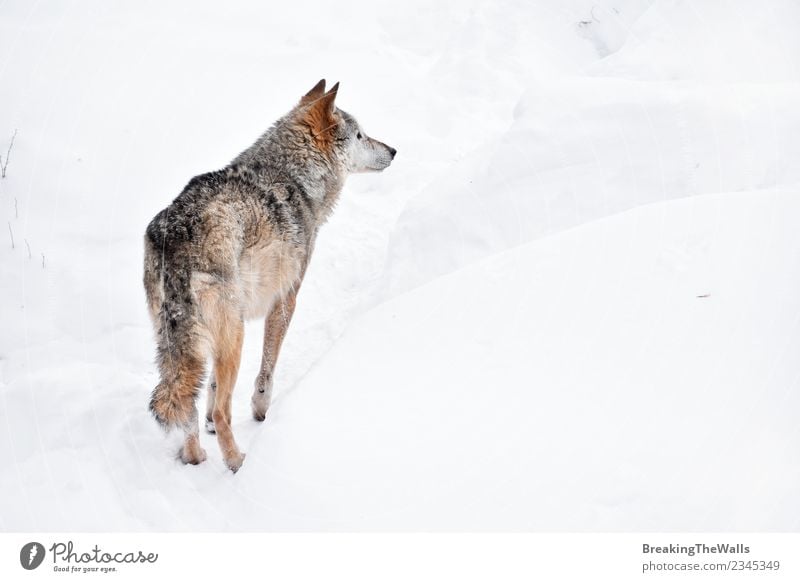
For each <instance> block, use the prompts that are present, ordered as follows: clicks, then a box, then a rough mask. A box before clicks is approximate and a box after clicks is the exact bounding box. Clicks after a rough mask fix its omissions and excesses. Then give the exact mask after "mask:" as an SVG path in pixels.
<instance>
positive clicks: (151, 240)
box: [144, 79, 397, 473]
mask: <svg viewBox="0 0 800 582" xmlns="http://www.w3.org/2000/svg"><path fill="white" fill-rule="evenodd" d="M338 90H339V83H336V84H335V85H334V86H333V87H332V88H331V89H330V90H328V91H326V89H325V80H324V79H322V80H320V81H319V82H318V83H317V84H316V85H314V87H313V88H312V89H311V90H310V91H309V92H308V93H306V94H305V95H304V96H303V97H302V98H301V99H300V101H299V103H298V104H297V105H296V106H295V107H294V108H293V109H292V110H291V111H289V113H287V114H286V115H284V116H283V117H282V118H280V119H279V120H278V121H276V122H275V123H274V124H273V126H272V127H271V128H270V129H268V130H267V131H266V132H265V133H264V134H263V135H262V136H261V137H260V138H259V139H258V140H257V141H256V142H255V143H254V144H253V145H252V146H250V147H249V148H247V149H246V150H244V151H243V152H242V153H241V154H239V156H238V157H236V158H235V159H234V160H233V161H232V162H231V163H230V164H229V165H228V166H227V167H225V168H223V169H221V170H218V171H215V172H210V173H207V174H202V175H200V176H196V177H194V178H192V179H191V180H190V181H189V183H188V185H187V186H186V187H185V188H184V189H183V191H182V192H181V193H180V194H179V195H178V197H177V198H175V200H174V201H173V202H172V203H171V204H170V205H169V206H168V207H167V208H165V209H164V210H162V211H161V212H159V213H158V214H157V215H156V216H155V218H153V220H152V221H151V222H150V224H149V225H148V227H147V230H146V233H145V237H144V288H145V292H146V295H147V304H148V308H149V312H150V316H151V319H152V322H153V326H154V329H155V335H156V339H157V358H156V359H157V364H158V369H159V372H160V381H159V383H158V385H157V386H156V387H155V389H154V390H153V392H152V395H151V398H150V411H151V412H152V414H153V416H155V418H156V420H157V421H158V422H159V423H160V424H161V425H162V426H163V427H164V428H165V429H169V428H172V427H178V428H181V429H182V430H183V432H184V437H185V438H184V443H183V446H182V448H181V450H180V453H179V455H180V459H181V460H182V461H183V462H184V463H191V464H198V463H201V462H203V461H204V460H205V459H206V452H205V450H203V448H202V447H201V446H200V440H199V432H200V430H199V415H198V411H197V405H196V399H197V396H198V395H199V393H200V390H201V388H202V383H203V382H204V380H205V377H206V372H207V370H206V364H207V361H208V360H211V363H212V367H211V370H212V371H211V375H210V377H209V389H208V404H207V407H206V428H207V430H208V431H209V432H212V433H213V432H216V435H217V440H218V442H219V446H220V449H221V450H222V457H223V459H224V461H225V464H226V465H227V467H228V468H229V469H230V470H231V471H233V472H234V473H235V472H236V471H238V470H239V468H240V467H241V466H242V462H243V461H244V458H245V454H244V453H243V452H241V451H240V449H239V447H238V445H237V444H236V440H235V439H234V436H233V431H232V430H231V399H232V395H233V388H234V384H235V383H236V377H237V375H238V371H239V362H240V358H241V352H242V341H243V338H244V322H245V320H246V319H251V318H261V317H263V318H264V320H265V326H264V344H263V352H262V359H261V368H260V371H259V373H258V376H257V377H256V380H255V390H254V392H253V396H252V399H251V405H252V411H253V417H254V418H255V419H256V420H258V421H263V420H264V418H265V416H266V414H267V409H268V408H269V404H270V398H271V394H272V383H273V377H274V371H275V364H276V361H277V359H278V354H279V353H280V349H281V344H282V342H283V338H284V336H285V334H286V330H287V328H288V326H289V322H290V321H291V319H292V314H293V313H294V310H295V304H296V301H297V293H298V291H299V289H300V286H301V284H302V282H303V278H304V276H305V273H306V268H307V267H308V264H309V260H310V259H311V254H312V252H313V250H314V244H315V241H316V238H317V233H318V231H319V229H320V227H321V226H322V224H323V223H325V221H326V220H327V218H328V217H329V216H330V214H331V212H332V211H333V209H334V206H335V205H336V201H337V199H338V198H339V195H340V193H341V191H342V187H343V186H344V183H345V178H346V177H347V176H348V175H349V174H352V173H358V172H380V171H382V170H384V169H386V168H387V167H389V165H390V164H391V163H392V160H393V159H394V157H395V154H396V153H397V151H396V150H395V149H394V148H392V147H389V146H388V145H386V144H385V143H383V142H380V141H378V140H376V139H373V138H371V137H369V136H368V135H367V134H366V132H365V131H364V130H363V129H362V128H361V126H360V125H359V124H358V122H357V121H356V119H355V118H354V117H353V116H352V115H350V114H348V113H346V112H345V111H343V110H341V109H339V108H338V107H337V106H336V103H335V101H336V95H337V92H338Z"/></svg>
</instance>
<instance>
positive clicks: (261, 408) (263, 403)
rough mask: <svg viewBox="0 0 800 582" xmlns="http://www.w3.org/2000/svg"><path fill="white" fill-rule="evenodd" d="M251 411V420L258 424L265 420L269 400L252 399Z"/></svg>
mask: <svg viewBox="0 0 800 582" xmlns="http://www.w3.org/2000/svg"><path fill="white" fill-rule="evenodd" d="M250 404H251V407H252V409H253V418H255V419H256V420H257V421H258V422H263V421H264V419H265V418H267V410H269V400H267V399H265V398H264V399H261V398H253V399H252V400H251V401H250Z"/></svg>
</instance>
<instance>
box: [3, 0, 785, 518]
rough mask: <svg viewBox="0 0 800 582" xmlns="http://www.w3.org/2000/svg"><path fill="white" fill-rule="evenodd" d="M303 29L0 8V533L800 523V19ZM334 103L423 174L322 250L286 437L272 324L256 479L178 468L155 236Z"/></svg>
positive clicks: (555, 13) (254, 355)
mask: <svg viewBox="0 0 800 582" xmlns="http://www.w3.org/2000/svg"><path fill="white" fill-rule="evenodd" d="M276 10H277V9H276V8H275V7H270V6H269V5H267V4H263V5H262V4H258V3H241V4H236V5H231V6H230V7H227V5H226V8H225V9H224V10H221V9H219V7H218V5H216V4H210V3H208V4H207V5H206V4H204V3H198V2H192V3H188V2H187V3H185V4H181V3H169V4H166V5H164V4H161V3H154V2H136V3H129V4H123V5H115V6H113V7H112V6H111V5H109V4H108V3H103V2H99V1H93V2H81V3H80V4H50V5H46V6H45V5H41V4H37V5H30V4H28V3H24V2H7V3H5V4H4V5H3V9H2V12H3V17H2V18H1V19H0V155H2V156H3V158H5V148H6V147H7V144H8V142H7V140H8V139H10V137H11V135H12V133H13V131H14V129H15V128H18V129H19V133H18V134H17V138H16V141H15V143H14V148H13V150H12V152H11V159H10V162H9V165H8V172H7V176H6V178H4V179H0V218H2V221H3V222H6V223H8V224H7V225H3V226H4V227H7V226H10V228H11V232H13V236H14V242H15V247H14V248H13V249H12V248H11V240H10V236H9V238H8V241H7V243H6V242H5V241H4V242H2V244H0V299H2V301H0V326H1V327H0V328H1V329H2V333H1V334H0V394H1V395H2V399H0V431H2V436H1V437H0V463H2V467H3V469H2V470H0V491H2V493H3V495H1V496H0V529H2V530H3V531H34V530H51V531H52V530H59V531H96V530H104V531H115V530H123V531H165V530H166V531H171V530H191V531H201V530H212V531H217V530H234V531H240V530H282V531H287V530H563V531H570V530H581V531H592V530H594V531H643V530H648V531H653V530H680V531H685V530H691V531H710V530H715V531H723V530H739V531H754V530H769V531H790V530H796V529H797V527H798V525H799V524H800V501H798V497H797V495H796V492H797V490H798V487H799V486H800V466H799V465H798V464H797V459H798V452H799V451H798V449H800V425H798V423H797V422H796V418H797V413H796V411H797V410H798V409H800V392H798V390H797V388H798V380H799V379H800V364H798V360H797V358H796V357H795V354H797V353H798V351H799V350H800V328H799V327H798V319H799V318H800V294H798V293H797V290H798V288H800V239H798V237H797V236H796V232H797V228H796V221H795V217H796V216H798V212H799V211H800V199H798V190H800V166H798V165H797V163H796V160H797V159H798V155H799V154H800V113H799V112H798V110H797V107H796V103H797V102H798V97H800V84H798V81H800V66H798V65H800V46H798V45H800V39H798V38H797V35H796V34H794V28H795V25H796V24H797V22H798V17H799V16H800V9H798V8H797V7H796V5H795V4H794V3H793V2H790V1H788V0H787V1H776V2H771V3H769V5H761V4H757V3H748V2H744V1H743V0H742V1H736V2H721V1H719V2H716V1H713V2H712V1H709V2H704V3H702V4H699V3H692V2H681V1H677V0H672V1H668V0H654V1H647V0H612V1H608V2H603V3H602V4H595V3H593V2H589V1H582V0H569V1H566V2H543V1H539V2H512V1H506V2H489V1H486V0H469V1H467V2H455V1H446V2H437V3H435V4H434V5H430V3H424V2H421V1H411V2H406V3H404V4H403V5H402V6H401V5H398V4H397V3H389V2H385V3H381V2H375V1H372V2H355V1H350V0H348V2H347V4H346V5H344V6H343V5H336V4H332V3H323V2H313V3H301V2H299V3H291V4H290V5H286V6H281V7H280V9H279V11H277V12H276ZM309 15H313V17H310V16H309ZM422 15H424V17H422ZM323 76H324V77H326V78H327V79H328V80H329V82H333V81H336V80H339V81H341V83H342V85H341V90H340V94H339V97H338V100H339V105H340V106H341V107H342V108H344V109H346V110H348V111H350V112H351V113H353V114H355V115H356V116H357V118H358V119H359V121H360V122H361V123H362V124H363V125H364V126H365V128H366V129H367V131H369V132H370V134H371V135H374V136H375V137H377V138H378V139H381V140H383V141H386V142H387V143H389V144H390V145H392V146H393V147H395V148H397V149H398V156H397V159H396V160H395V163H394V164H393V166H392V167H391V168H390V169H389V170H387V171H386V172H385V173H383V174H380V175H363V176H354V177H352V178H350V180H349V182H348V184H347V187H346V188H345V192H344V194H343V197H342V200H341V203H340V205H339V207H338V208H337V210H336V212H335V214H334V216H333V218H332V219H331V221H330V223H329V224H327V225H326V226H325V227H324V228H323V231H322V233H321V235H320V238H319V241H318V244H317V250H316V253H315V255H314V258H313V261H312V264H311V267H310V269H309V271H308V274H307V277H306V280H305V282H304V285H303V289H302V291H301V294H300V298H299V301H298V310H297V313H296V316H295V320H294V322H293V323H292V326H291V328H290V331H289V334H288V336H287V340H286V344H285V346H284V350H283V353H282V355H281V360H280V361H279V364H278V370H277V376H276V383H275V398H274V401H273V406H272V407H271V409H270V411H269V414H268V416H267V420H266V422H264V423H256V422H254V421H253V420H252V419H251V417H250V412H249V400H250V394H251V390H252V388H251V387H252V380H253V379H254V378H255V374H256V372H257V369H258V364H259V354H260V347H259V342H260V334H261V324H260V323H259V322H253V323H251V324H249V325H248V328H247V339H246V343H245V353H244V357H243V362H242V368H241V372H240V376H239V382H238V387H237V391H236V393H235V396H234V431H235V434H236V437H237V440H238V442H239V444H240V446H241V448H242V449H243V450H244V451H245V452H246V453H247V459H246V461H245V464H244V466H243V468H242V469H241V470H240V471H239V472H238V473H237V474H236V475H232V474H231V473H230V472H229V471H228V470H227V469H226V468H225V467H224V465H223V464H222V462H221V456H220V452H219V449H218V447H217V445H216V442H215V439H214V437H213V436H211V435H202V436H201V440H202V442H203V445H204V447H205V448H206V450H207V451H208V453H209V459H208V461H207V462H206V463H204V464H202V465H200V466H197V467H191V466H183V465H181V464H180V462H179V461H177V460H176V458H175V453H176V451H177V449H178V445H179V442H180V436H179V435H178V434H171V435H169V436H166V437H165V436H164V435H163V433H162V432H161V431H160V430H159V429H158V428H157V426H156V425H155V423H154V421H153V420H152V418H151V417H150V416H149V414H148V411H147V406H146V405H147V401H148V396H149V392H150V390H151V389H152V387H153V386H154V385H155V383H156V372H155V368H154V365H153V355H154V343H153V338H152V331H151V329H150V323H149V321H148V317H147V314H146V311H145V303H144V295H143V289H142V285H141V261H142V244H141V240H142V234H143V230H144V227H145V225H146V224H147V222H148V221H149V220H150V218H151V217H152V216H153V215H154V214H155V213H156V212H157V211H158V210H160V209H161V208H162V207H163V206H165V205H166V204H167V203H168V202H169V201H170V200H171V199H172V198H173V197H174V196H175V195H176V194H177V193H178V192H179V191H180V189H181V188H182V186H183V185H184V184H185V183H186V182H187V181H188V179H189V178H190V177H191V176H193V175H195V174H198V173H201V172H205V171H208V170H211V169H215V168H218V167H221V166H222V165H224V164H225V163H227V162H228V161H229V160H230V159H232V158H233V157H234V156H235V155H236V154H237V153H238V152H239V151H241V150H242V149H244V148H245V147H246V146H248V145H249V144H250V143H251V142H252V141H253V140H254V139H255V137H256V136H257V135H258V134H259V133H260V132H261V131H263V130H264V129H265V128H266V127H267V126H268V125H269V124H270V123H271V121H272V120H274V119H275V118H277V117H278V116H279V115H280V114H282V113H283V112H284V111H285V110H286V109H288V108H289V107H290V106H291V105H292V104H293V103H294V102H295V101H296V100H297V99H298V98H299V96H300V95H301V94H302V93H304V92H305V91H306V90H308V89H309V88H310V87H311V86H312V85H313V84H314V83H315V82H316V81H317V79H319V78H320V77H323ZM4 230H8V229H7V228H5V229H4ZM9 234H10V233H9ZM3 240H4V239H3ZM28 247H30V255H29V252H28ZM200 405H201V408H202V407H203V403H202V402H201V403H200Z"/></svg>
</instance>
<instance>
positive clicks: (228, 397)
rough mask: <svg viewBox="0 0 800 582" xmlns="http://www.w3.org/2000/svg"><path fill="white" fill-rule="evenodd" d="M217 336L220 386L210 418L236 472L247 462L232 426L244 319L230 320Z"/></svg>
mask: <svg viewBox="0 0 800 582" xmlns="http://www.w3.org/2000/svg"><path fill="white" fill-rule="evenodd" d="M214 339H215V342H214V343H215V346H214V370H215V376H216V380H217V389H216V394H215V398H214V410H213V412H212V413H211V418H212V420H213V421H214V429H215V430H216V432H217V440H218V441H219V447H220V449H221V450H222V457H223V458H224V460H225V464H226V465H227V466H228V468H229V469H230V470H231V471H233V472H234V473H235V472H236V471H238V470H239V468H240V467H241V466H242V462H243V461H244V454H243V453H241V452H240V451H239V447H238V446H237V444H236V441H235V440H234V438H233V430H232V429H231V402H232V399H233V387H234V385H235V384H236V376H237V374H238V372H239V362H240V359H241V356H242V341H243V339H244V322H243V321H242V319H241V318H239V319H238V320H235V321H230V325H229V326H227V329H225V330H224V332H223V333H222V334H221V335H220V336H218V337H216V338H214Z"/></svg>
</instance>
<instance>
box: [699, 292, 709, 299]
mask: <svg viewBox="0 0 800 582" xmlns="http://www.w3.org/2000/svg"><path fill="white" fill-rule="evenodd" d="M706 297H711V293H703V294H702V295H698V296H697V298H698V299H705V298H706Z"/></svg>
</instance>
